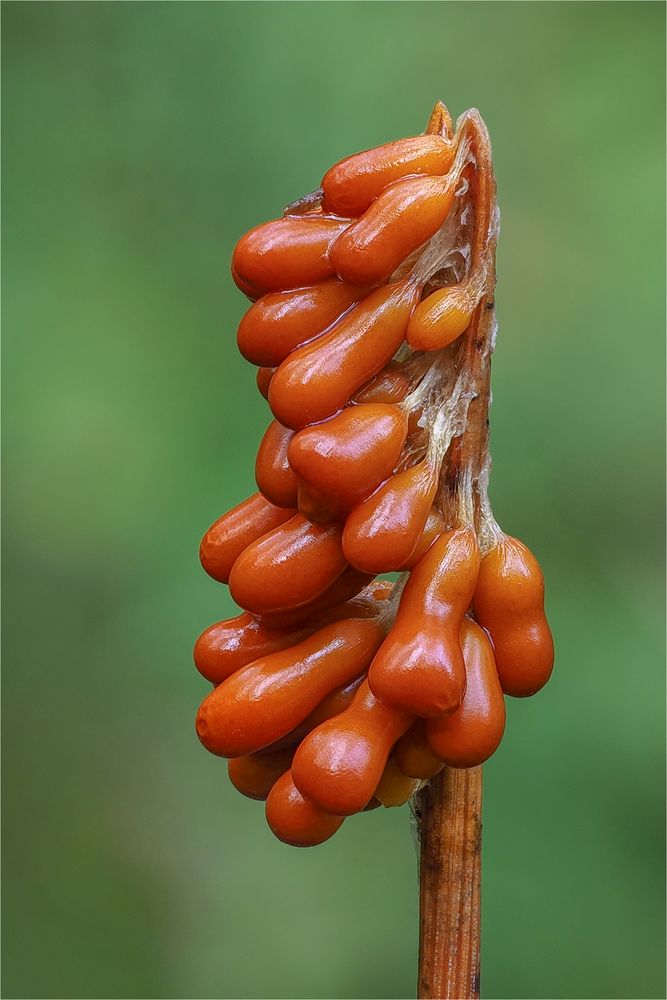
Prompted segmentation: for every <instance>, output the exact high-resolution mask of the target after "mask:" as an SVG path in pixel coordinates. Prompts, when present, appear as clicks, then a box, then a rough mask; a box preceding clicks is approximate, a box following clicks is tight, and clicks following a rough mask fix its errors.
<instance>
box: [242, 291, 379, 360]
mask: <svg viewBox="0 0 667 1000" xmlns="http://www.w3.org/2000/svg"><path fill="white" fill-rule="evenodd" d="M363 295H364V292H363V291H361V290H360V289H359V288H355V287H354V286H353V285H347V284H346V283H345V282H344V281H340V280H339V279H338V278H329V280H328V281H322V282H320V283H319V284H317V285H309V286H308V287H306V288H293V289H290V290H289V291H286V292H270V293H269V294H268V295H264V296H263V297H262V298H261V299H260V300H259V301H258V302H255V304H254V305H253V306H251V307H250V309H248V311H247V313H246V314H245V316H244V317H243V319H242V320H241V323H240V324H239V329H238V335H237V341H238V347H239V351H240V352H241V354H242V355H243V357H244V358H246V359H247V360H248V361H251V362H252V364H254V365H268V366H269V367H275V366H277V365H279V364H280V363H281V361H284V360H285V358H286V357H287V355H288V354H290V353H291V352H292V351H293V350H294V349H295V348H296V347H299V346H300V345H301V344H305V343H306V341H308V340H312V338H313V337H317V336H318V334H320V333H323V332H324V331H325V330H326V329H327V328H328V327H329V326H331V324H332V323H333V322H335V320H337V319H338V318H339V316H342V314H343V313H345V312H347V310H348V309H349V308H350V306H351V305H353V304H354V303H355V302H358V301H359V299H360V298H363Z"/></svg>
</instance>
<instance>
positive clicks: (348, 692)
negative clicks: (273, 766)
mask: <svg viewBox="0 0 667 1000" xmlns="http://www.w3.org/2000/svg"><path fill="white" fill-rule="evenodd" d="M364 677H365V674H359V676H358V677H355V678H354V679H353V680H351V681H348V682H346V683H345V684H341V685H340V687H337V688H334V690H333V691H332V692H331V693H330V694H328V695H326V697H324V698H323V699H322V701H321V702H320V703H319V705H318V706H317V708H314V709H313V711H312V712H311V713H310V715H308V716H306V718H305V719H304V720H303V722H302V723H301V725H299V726H297V727H296V729H293V730H292V731H291V732H289V733H287V735H286V736H283V738H282V739H281V740H278V741H277V742H276V743H274V744H273V745H272V746H271V747H270V749H271V750H274V749H276V750H280V749H284V748H286V747H291V748H292V753H294V749H295V748H296V746H297V744H299V743H300V742H301V740H302V739H303V738H304V736H307V735H308V733H310V732H312V730H313V729H315V727H316V726H319V725H321V724H322V723H323V722H326V720H327V719H333V718H334V716H336V715H340V713H341V712H344V711H345V709H346V708H347V707H348V705H349V704H350V703H351V702H352V699H353V698H354V696H355V694H356V692H357V690H358V689H359V685H360V684H362V683H363V680H364ZM266 752H267V753H268V750H267V751H266Z"/></svg>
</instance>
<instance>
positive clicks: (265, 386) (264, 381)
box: [256, 368, 275, 399]
mask: <svg viewBox="0 0 667 1000" xmlns="http://www.w3.org/2000/svg"><path fill="white" fill-rule="evenodd" d="M274 373H275V368H259V369H258V371H257V379H256V381H257V388H258V389H259V391H260V393H261V395H262V396H264V399H268V398H269V386H270V385H271V379H272V378H273V376H274Z"/></svg>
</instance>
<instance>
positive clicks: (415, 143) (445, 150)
mask: <svg viewBox="0 0 667 1000" xmlns="http://www.w3.org/2000/svg"><path fill="white" fill-rule="evenodd" d="M454 153H455V147H454V144H453V143H451V142H448V141H447V140H446V139H443V138H442V137H441V136H438V135H416V136H410V138H408V139H396V140H394V142H387V143H385V145H384V146H376V147H375V149H367V150H364V152H363V153H355V154H354V156H348V157H346V158H345V159H344V160H340V161H339V162H338V163H336V164H335V165H334V166H333V167H331V168H330V169H329V170H327V172H326V174H325V175H324V177H323V178H322V191H323V192H324V200H325V205H326V207H327V209H328V210H329V211H331V212H336V213H337V214H338V215H343V216H348V217H349V218H351V219H353V218H355V217H356V216H358V215H361V214H362V213H363V212H365V211H366V209H367V208H368V207H369V206H370V205H371V203H372V202H373V201H374V200H375V199H376V198H377V196H378V195H379V194H380V193H381V192H382V191H383V190H384V188H386V187H387V185H388V184H391V183H392V182H393V181H397V180H399V179H400V178H401V177H406V176H408V175H410V174H411V175H414V174H444V173H446V172H447V170H449V168H450V166H451V164H452V161H453V159H454Z"/></svg>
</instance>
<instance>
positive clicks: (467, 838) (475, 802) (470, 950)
mask: <svg viewBox="0 0 667 1000" xmlns="http://www.w3.org/2000/svg"><path fill="white" fill-rule="evenodd" d="M458 127H459V128H460V129H463V128H465V129H467V130H468V132H469V134H470V137H471V144H472V152H473V164H474V169H473V170H472V172H471V175H470V178H469V179H470V191H471V198H472V203H473V205H474V213H475V232H474V238H473V247H472V267H474V268H476V267H481V266H484V268H485V272H484V273H485V283H484V291H483V294H482V297H481V299H480V301H479V303H478V305H477V308H476V310H475V313H474V315H473V317H472V320H471V323H470V326H469V328H468V331H467V332H466V334H465V335H464V337H463V338H462V340H463V342H462V345H461V353H460V360H459V365H460V370H462V371H463V372H464V373H465V374H466V376H467V384H468V385H469V387H470V388H471V390H472V391H473V393H474V398H473V399H472V400H471V403H470V406H469V407H468V411H467V416H466V425H465V429H464V431H463V434H462V435H461V436H460V438H459V439H458V440H455V441H454V442H453V444H452V448H451V449H450V457H449V462H448V463H447V466H446V472H445V474H444V476H443V481H441V490H440V494H441V507H442V509H443V512H444V513H445V514H446V516H448V519H449V522H450V523H451V524H455V523H456V515H455V513H454V510H455V508H456V506H457V495H458V494H459V492H460V491H461V490H464V489H467V488H469V486H470V484H473V485H477V484H478V481H479V479H480V475H481V474H482V472H483V470H488V415H489V403H490V370H491V353H492V351H493V341H494V335H495V311H494V300H493V295H494V288H495V281H496V273H495V249H496V238H497V220H496V216H495V211H496V210H495V182H494V178H493V167H492V160H491V145H490V142H489V136H488V132H487V130H486V127H485V125H484V123H483V121H482V119H481V118H480V116H479V113H478V112H476V111H471V112H467V113H466V115H464V116H463V117H462V119H460V120H459V123H458ZM466 483H467V484H468V485H467V486H466ZM473 506H474V510H473V516H474V521H475V527H476V529H477V530H478V532H479V528H480V503H479V495H478V496H477V498H476V502H475V503H474V505H473ZM459 510H460V508H459ZM416 813H417V818H418V823H419V832H420V839H421V857H420V892H419V904H420V919H419V983H418V996H419V998H420V1000H476V998H477V997H479V982H480V885H481V852H482V768H481V767H475V768H470V769H468V770H457V769H455V768H450V767H445V768H444V770H442V771H441V772H440V774H439V775H437V776H436V777H435V778H432V779H431V781H430V783H429V784H428V785H427V786H426V787H425V788H424V789H423V791H422V792H421V793H420V796H419V799H418V802H417V807H416Z"/></svg>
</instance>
